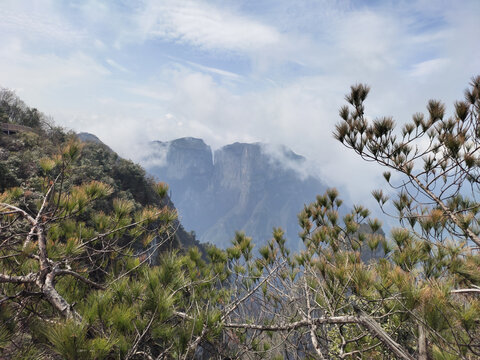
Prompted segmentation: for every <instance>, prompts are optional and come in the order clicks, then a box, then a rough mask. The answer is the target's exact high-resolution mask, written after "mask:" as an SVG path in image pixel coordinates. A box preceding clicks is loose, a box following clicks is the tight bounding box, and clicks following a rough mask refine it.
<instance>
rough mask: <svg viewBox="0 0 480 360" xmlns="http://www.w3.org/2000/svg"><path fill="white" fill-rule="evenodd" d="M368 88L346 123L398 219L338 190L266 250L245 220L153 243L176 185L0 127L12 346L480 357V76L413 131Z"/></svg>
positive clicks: (75, 146) (360, 91) (71, 143)
mask: <svg viewBox="0 0 480 360" xmlns="http://www.w3.org/2000/svg"><path fill="white" fill-rule="evenodd" d="M368 91H369V89H368V87H367V86H365V85H356V86H353V87H352V88H351V93H350V94H349V95H348V96H347V97H346V100H347V102H348V103H349V105H348V106H345V107H343V108H342V109H341V110H340V116H341V118H342V120H341V122H340V123H339V124H338V125H337V128H336V131H335V137H336V138H337V139H338V140H339V141H341V142H342V143H344V144H345V145H346V146H347V147H348V148H351V149H353V150H354V151H355V152H357V153H358V154H359V155H360V156H362V157H363V158H364V159H366V160H369V161H375V162H377V163H379V164H380V165H382V166H385V167H387V168H388V169H387V170H388V171H386V172H385V173H384V177H385V179H386V180H387V182H388V183H389V184H391V185H392V187H393V189H394V191H393V195H391V194H390V197H392V200H389V197H388V196H387V194H384V192H383V191H380V190H376V191H374V192H373V196H374V197H375V198H376V199H377V201H378V202H379V204H380V206H381V207H382V209H383V210H384V211H385V213H388V214H389V215H394V216H396V217H397V218H398V220H399V225H400V227H399V228H396V229H393V230H392V232H391V235H390V239H386V238H385V237H384V236H382V235H380V234H379V229H380V227H381V223H380V221H379V220H377V219H371V218H370V217H369V211H368V210H367V209H365V208H363V207H361V206H355V207H353V209H352V210H351V211H350V213H348V214H347V215H346V216H344V217H343V218H339V215H338V214H339V211H338V209H339V208H340V207H341V206H342V201H341V200H340V198H339V196H338V193H337V192H336V191H335V190H333V189H332V190H328V191H327V192H326V193H325V194H324V195H319V196H317V198H316V200H315V201H314V202H313V203H311V204H309V205H307V206H305V208H304V209H303V211H302V212H301V213H300V214H299V223H300V226H301V228H302V232H301V234H300V236H301V238H302V240H303V243H304V250H303V251H301V252H299V253H290V251H289V250H288V249H287V248H286V247H285V239H284V237H283V232H282V230H281V229H274V232H273V238H272V239H271V241H270V242H269V243H268V245H266V246H265V247H263V248H260V249H258V251H254V250H253V248H254V246H253V243H252V241H251V239H250V238H248V237H247V236H245V235H244V234H243V233H237V234H236V236H235V238H234V239H233V241H232V245H231V247H229V248H227V249H226V250H220V249H217V248H215V247H208V248H207V249H206V250H204V251H205V252H204V254H202V252H201V251H200V250H199V249H198V248H196V247H190V248H186V249H183V250H182V249H181V248H179V247H178V246H175V247H174V248H172V247H170V249H168V248H167V249H165V251H163V252H161V253H160V255H158V254H159V252H158V251H156V250H157V249H158V248H160V247H161V246H162V244H165V243H167V242H169V240H170V239H172V237H173V236H174V235H173V230H174V229H175V228H176V227H177V226H176V225H175V224H178V223H176V220H175V219H174V218H175V213H174V212H173V211H172V210H171V207H168V206H163V207H162V206H159V205H161V204H166V203H165V201H166V202H167V203H168V200H163V201H164V203H162V202H161V200H160V198H161V197H162V196H163V197H164V198H165V196H166V186H165V185H164V184H161V183H159V184H154V183H152V182H151V180H147V179H145V177H144V174H143V173H142V172H141V170H140V169H139V168H138V167H136V166H135V165H133V164H131V163H129V162H125V161H124V160H121V159H118V158H117V159H116V161H111V160H112V159H111V158H109V157H111V156H115V155H113V154H112V153H111V152H110V151H108V150H107V149H105V148H103V147H101V146H100V145H91V144H90V145H82V144H79V143H78V142H76V141H75V139H74V136H73V135H68V134H64V133H63V132H62V131H60V130H58V129H54V128H52V129H49V130H48V131H47V130H45V129H44V135H43V138H40V137H39V135H37V134H33V133H32V134H31V133H19V134H17V135H13V136H2V137H0V142H1V146H2V148H1V149H2V154H0V156H2V161H1V162H0V166H2V169H3V171H2V172H1V173H0V186H1V187H0V190H1V191H3V193H2V194H1V195H0V212H1V214H0V215H1V223H0V230H1V232H0V270H1V271H0V297H1V298H0V317H1V319H2V322H1V323H0V324H1V325H0V354H1V357H2V358H12V359H14V358H22V359H24V358H35V359H36V358H45V359H51V358H65V359H143V358H146V359H177V358H181V359H189V358H209V357H213V358H230V359H233V358H245V359H257V358H272V359H273V358H299V359H303V358H319V359H331V358H332V359H361V358H365V359H392V358H398V359H419V360H424V359H457V358H461V359H475V358H478V357H479V356H480V340H479V339H480V311H479V310H480V301H479V294H480V257H479V255H478V247H479V246H480V241H479V233H480V229H479V224H478V221H479V217H478V212H479V207H480V205H479V203H478V201H477V200H476V195H477V193H478V190H479V189H478V185H479V178H478V176H479V175H478V169H479V166H480V157H479V155H478V147H479V145H480V144H479V138H480V132H479V127H478V124H479V113H480V77H477V78H474V79H473V80H472V83H471V86H470V88H469V89H468V90H467V91H466V96H465V100H464V101H462V102H457V103H456V104H455V113H454V115H453V116H452V117H451V118H445V115H444V112H445V111H444V105H443V104H441V103H440V102H437V101H430V102H429V104H428V107H427V110H428V114H427V115H426V116H425V115H422V114H415V115H414V116H413V121H412V122H409V123H407V124H405V125H404V126H403V128H402V129H401V132H400V134H396V133H395V123H394V122H393V120H392V119H389V118H381V119H377V120H374V121H373V122H369V121H368V120H367V118H366V116H365V115H364V114H365V108H364V102H365V99H366V97H367V95H368ZM45 139H48V141H46V140H45ZM5 152H8V155H7V156H5ZM19 153H21V154H22V157H23V158H22V159H21V160H20V159H18V158H16V156H17V154H19ZM100 164H102V165H100ZM112 164H113V165H112ZM138 184H143V185H142V186H137V185H138ZM390 203H391V205H389V204H390ZM392 211H393V213H391V212H392ZM365 228H369V231H361V230H364V229H365ZM378 247H381V248H382V249H383V253H384V256H383V257H382V258H370V259H366V258H365V256H361V254H362V250H363V252H364V251H365V249H367V250H371V251H372V252H375V251H376V249H377V248H378ZM153 258H155V259H156V260H155V261H151V259H153Z"/></svg>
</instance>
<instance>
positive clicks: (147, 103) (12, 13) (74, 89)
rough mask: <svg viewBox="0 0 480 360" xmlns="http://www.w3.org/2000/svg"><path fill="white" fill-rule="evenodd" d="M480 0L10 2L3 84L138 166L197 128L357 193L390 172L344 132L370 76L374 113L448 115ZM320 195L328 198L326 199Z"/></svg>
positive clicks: (215, 142)
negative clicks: (287, 154)
mask: <svg viewBox="0 0 480 360" xmlns="http://www.w3.org/2000/svg"><path fill="white" fill-rule="evenodd" d="M478 14H480V1H478V0H472V1H443V0H419V1H402V0H396V1H380V0H366V1H335V0H331V1H323V0H316V1H313V0H295V1H292V0H290V1H287V0H235V1H233V0H232V1H226V0H222V1H220V0H212V1H201V0H198V1H189V0H185V1H183V0H172V1H170V0H142V1H137V0H128V1H127V0H115V1H114V0H111V1H92V0H77V1H70V0H41V1H40V0H38V1H36V0H0V87H4V88H9V89H12V90H14V91H15V92H16V93H17V95H18V96H19V97H20V98H22V99H23V100H24V101H25V102H26V103H27V104H28V105H29V106H32V107H36V108H38V109H39V110H40V111H42V112H44V113H45V114H47V115H49V116H52V117H53V119H54V121H55V122H56V123H57V124H58V125H61V126H63V127H65V128H67V129H73V130H75V131H78V132H81V131H85V132H90V133H93V134H95V135H97V136H98V137H99V138H100V139H101V140H102V141H103V142H105V143H106V144H107V145H109V146H110V147H112V148H113V149H114V150H115V151H117V152H118V153H119V154H120V155H122V156H124V157H126V158H130V159H133V160H138V159H139V158H140V157H141V156H142V151H143V150H142V149H143V147H142V146H143V145H145V144H146V143H148V142H149V141H152V140H161V141H167V140H172V139H175V138H178V137H183V136H193V137H198V138H202V139H204V140H205V142H206V143H207V144H209V145H210V146H212V148H213V149H216V148H219V147H221V146H223V145H226V144H229V143H233V142H235V141H240V142H257V141H260V142H264V143H269V144H274V145H280V144H281V145H285V146H287V147H289V148H291V149H292V150H293V151H295V152H296V153H299V154H301V155H303V156H305V157H306V158H307V159H308V162H307V164H308V171H309V172H310V173H312V174H316V175H318V176H320V177H321V178H322V179H323V180H324V182H325V183H327V184H328V185H329V186H335V187H338V188H340V189H341V191H342V192H343V193H344V196H343V197H344V198H347V199H350V200H351V201H355V202H361V203H364V204H367V205H371V204H372V201H373V200H372V197H371V195H370V192H371V190H373V189H375V188H378V187H384V185H385V184H384V181H383V179H382V178H381V176H379V174H381V170H380V169H379V168H377V167H375V166H374V165H373V164H371V163H365V162H363V161H362V160H361V159H360V158H358V157H357V156H356V155H355V154H354V153H353V152H352V151H350V150H348V149H346V148H344V147H343V146H342V145H341V144H340V143H338V142H337V141H336V140H334V139H333V137H332V132H333V130H334V127H335V124H336V123H337V122H338V121H339V116H338V109H339V108H340V107H341V106H342V105H343V104H344V103H345V100H344V96H345V94H346V93H347V92H348V91H349V87H350V86H351V85H352V84H356V83H367V84H368V85H370V86H371V89H372V90H371V92H370V95H369V98H368V99H367V102H366V114H367V116H369V117H370V118H375V117H378V116H393V118H394V119H395V121H396V122H397V123H399V124H401V123H402V122H405V121H408V120H409V119H410V118H411V115H412V114H414V113H416V112H422V111H425V105H426V102H427V101H428V99H431V98H434V99H439V100H442V101H444V102H446V104H447V111H448V110H451V109H452V107H453V105H452V104H453V102H454V101H455V100H458V99H461V98H462V96H463V95H462V94H463V90H464V89H465V88H466V87H467V85H468V82H469V80H470V79H471V77H472V76H474V75H477V74H479V73H480V46H479V45H480V40H479V36H478V35H479V34H480V22H479V21H478ZM312 200H313V199H312Z"/></svg>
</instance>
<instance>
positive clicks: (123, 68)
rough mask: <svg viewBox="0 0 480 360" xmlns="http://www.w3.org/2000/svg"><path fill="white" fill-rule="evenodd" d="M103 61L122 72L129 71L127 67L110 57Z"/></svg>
mask: <svg viewBox="0 0 480 360" xmlns="http://www.w3.org/2000/svg"><path fill="white" fill-rule="evenodd" d="M105 62H106V63H107V64H108V65H110V66H111V67H113V68H114V69H116V70H120V71H122V72H129V71H128V69H127V68H125V67H124V66H122V65H120V64H119V63H117V62H116V61H115V60H112V59H106V60H105Z"/></svg>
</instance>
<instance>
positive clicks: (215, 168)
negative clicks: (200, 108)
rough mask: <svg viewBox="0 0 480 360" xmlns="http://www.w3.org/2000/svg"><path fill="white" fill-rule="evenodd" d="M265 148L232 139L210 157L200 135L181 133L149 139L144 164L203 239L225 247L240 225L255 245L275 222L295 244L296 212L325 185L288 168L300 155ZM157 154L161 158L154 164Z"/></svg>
mask: <svg viewBox="0 0 480 360" xmlns="http://www.w3.org/2000/svg"><path fill="white" fill-rule="evenodd" d="M266 149H267V148H266V147H265V146H264V145H262V144H259V143H256V144H244V143H235V144H231V145H227V146H225V147H223V148H221V149H218V150H216V151H215V153H214V156H212V152H211V149H210V147H209V146H208V145H206V144H205V143H204V142H203V141H202V140H200V139H194V138H182V139H177V140H173V141H171V142H154V143H152V153H151V155H150V156H149V159H148V160H149V161H145V162H144V164H145V166H146V168H147V171H149V172H150V173H151V174H153V175H155V176H156V177H158V178H159V179H161V180H163V181H166V182H168V183H169V185H170V189H171V197H172V200H173V202H174V204H175V206H176V207H177V209H178V211H179V213H180V217H181V221H182V223H183V224H184V226H185V227H186V229H188V230H194V231H195V232H196V234H197V237H198V238H199V239H200V240H201V241H202V242H210V243H213V244H215V245H218V246H221V247H225V246H228V245H229V243H230V240H231V239H232V238H233V236H234V233H235V231H236V230H243V231H245V232H246V234H247V235H248V236H252V237H253V238H254V242H255V243H256V244H264V243H265V242H266V241H267V240H268V239H270V238H271V236H272V235H271V234H272V229H273V227H282V228H283V229H284V231H285V232H286V237H287V242H288V245H289V246H290V247H291V248H292V249H296V248H297V247H298V245H299V241H300V240H299V238H298V232H299V230H300V229H299V227H298V224H297V213H298V212H299V211H300V210H301V209H302V208H303V205H304V204H305V203H309V202H311V201H313V200H314V199H315V196H316V195H317V194H320V193H323V192H324V191H325V189H326V187H325V186H324V185H323V184H322V183H321V182H320V181H319V180H318V179H316V178H313V177H302V176H301V174H300V173H299V172H297V171H295V170H294V169H293V168H292V166H291V165H300V164H301V163H302V162H303V161H304V160H305V159H304V158H303V157H301V156H298V155H296V154H294V153H293V152H291V151H290V150H288V149H285V148H282V149H280V151H277V155H276V156H272V155H269V152H268V151H267V150H266ZM277 150H278V149H277ZM155 158H158V159H160V158H161V159H162V161H159V162H157V163H156V164H155V162H154V161H152V159H155ZM279 159H282V160H279ZM149 164H155V165H149ZM287 164H288V165H287Z"/></svg>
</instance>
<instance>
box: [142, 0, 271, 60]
mask: <svg viewBox="0 0 480 360" xmlns="http://www.w3.org/2000/svg"><path fill="white" fill-rule="evenodd" d="M137 21H138V25H139V29H140V30H141V32H142V35H143V36H144V37H145V38H159V39H164V40H167V41H173V42H178V43H182V44H186V45H190V46H195V47H199V48H202V49H208V50H227V51H242V52H244V51H246V52H251V51H255V50H258V49H260V48H263V47H268V46H272V45H274V44H276V43H278V42H279V41H280V38H281V34H280V33H279V32H278V31H277V30H276V29H275V28H274V27H272V26H269V25H265V24H263V23H261V22H259V21H256V20H253V19H251V18H249V17H247V16H243V15H240V14H236V13H234V12H231V11H229V10H228V9H222V8H220V7H216V6H213V5H210V4H208V3H206V2H203V1H188V0H187V1H169V0H167V1H162V2H158V1H153V0H151V1H147V2H146V4H145V7H144V9H143V11H141V12H140V13H139V14H138V18H137Z"/></svg>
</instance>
